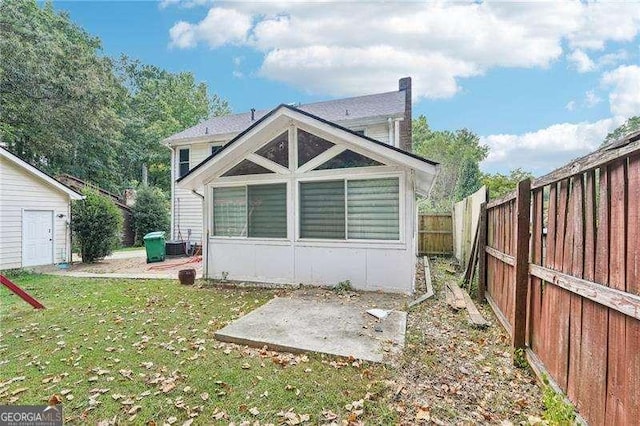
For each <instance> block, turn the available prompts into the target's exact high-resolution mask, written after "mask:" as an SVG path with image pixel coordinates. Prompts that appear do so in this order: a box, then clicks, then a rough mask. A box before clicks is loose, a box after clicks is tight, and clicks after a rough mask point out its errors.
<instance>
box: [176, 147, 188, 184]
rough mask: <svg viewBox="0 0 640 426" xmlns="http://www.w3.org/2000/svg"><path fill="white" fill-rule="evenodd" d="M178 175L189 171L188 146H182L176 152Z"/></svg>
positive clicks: (180, 175)
mask: <svg viewBox="0 0 640 426" xmlns="http://www.w3.org/2000/svg"><path fill="white" fill-rule="evenodd" d="M178 156H179V160H178V177H182V176H184V175H186V174H187V173H189V148H182V149H180V150H179V153H178Z"/></svg>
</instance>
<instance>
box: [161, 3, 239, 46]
mask: <svg viewBox="0 0 640 426" xmlns="http://www.w3.org/2000/svg"><path fill="white" fill-rule="evenodd" d="M250 29H251V17H250V16H248V15H246V14H244V13H241V12H238V11H237V10H235V9H226V8H221V7H214V8H211V9H210V10H209V13H208V14H207V16H206V17H205V18H204V19H203V20H202V21H200V22H199V23H197V24H190V23H187V22H184V21H180V22H178V23H176V24H175V25H174V26H173V27H172V28H171V29H170V30H169V36H170V37H171V43H170V45H171V46H173V47H179V48H188V47H193V46H195V45H196V43H197V42H199V41H204V42H206V43H207V44H208V45H209V46H210V47H211V48H216V47H220V46H222V45H225V44H242V43H244V42H246V39H247V35H248V31H249V30H250Z"/></svg>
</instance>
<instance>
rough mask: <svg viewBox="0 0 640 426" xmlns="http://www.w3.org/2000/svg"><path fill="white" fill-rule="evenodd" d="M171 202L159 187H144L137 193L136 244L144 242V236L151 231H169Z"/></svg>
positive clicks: (134, 223)
mask: <svg viewBox="0 0 640 426" xmlns="http://www.w3.org/2000/svg"><path fill="white" fill-rule="evenodd" d="M170 225H171V219H170V218H169V203H168V202H167V198H166V197H165V195H164V193H163V192H162V191H161V190H160V189H159V188H150V187H149V188H142V189H141V190H139V191H138V194H137V195H136V203H135V204H134V206H133V229H134V230H135V232H136V244H138V245H142V244H143V242H144V241H143V237H144V236H145V235H146V234H148V233H149V232H155V231H164V232H169V226H170Z"/></svg>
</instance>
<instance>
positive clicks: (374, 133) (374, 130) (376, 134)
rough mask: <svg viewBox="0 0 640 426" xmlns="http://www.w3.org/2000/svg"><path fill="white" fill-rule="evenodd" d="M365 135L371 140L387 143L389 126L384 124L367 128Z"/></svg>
mask: <svg viewBox="0 0 640 426" xmlns="http://www.w3.org/2000/svg"><path fill="white" fill-rule="evenodd" d="M365 134H366V135H367V136H368V137H370V138H372V139H375V140H378V141H380V142H384V143H389V125H388V123H386V122H385V123H379V124H371V125H369V126H367V127H366V130H365Z"/></svg>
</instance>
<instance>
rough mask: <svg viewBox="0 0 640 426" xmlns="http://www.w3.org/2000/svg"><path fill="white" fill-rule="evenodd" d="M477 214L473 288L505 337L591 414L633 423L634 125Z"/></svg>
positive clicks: (636, 305)
mask: <svg viewBox="0 0 640 426" xmlns="http://www.w3.org/2000/svg"><path fill="white" fill-rule="evenodd" d="M481 214H486V228H483V229H481V230H480V241H481V245H480V247H481V249H480V259H479V261H480V263H479V266H480V272H479V276H480V281H479V287H480V288H479V296H480V297H484V296H486V299H487V301H488V302H489V303H490V305H491V307H492V308H493V310H494V311H495V312H496V315H497V316H498V317H499V319H500V321H501V322H502V324H503V325H504V327H505V328H506V329H507V331H508V332H509V333H510V335H511V337H512V341H513V345H514V347H515V348H524V349H525V350H526V354H527V357H528V359H529V361H530V363H531V364H532V366H534V369H537V370H541V371H544V372H545V373H546V374H547V375H548V376H549V377H550V378H551V379H552V380H553V381H554V382H555V384H556V385H557V386H558V387H559V388H560V389H561V390H562V391H563V392H565V393H566V395H567V396H568V397H569V399H570V400H571V401H572V402H573V403H574V404H575V405H576V407H577V408H578V411H579V413H580V415H581V416H582V417H583V418H584V419H585V420H586V421H588V422H589V423H590V424H593V425H603V424H621V425H623V424H624V425H626V424H637V422H638V419H639V418H640V296H639V295H640V132H638V133H635V134H633V135H631V136H629V137H627V138H626V139H624V140H621V141H619V142H617V143H616V144H614V145H613V146H611V147H609V148H606V149H603V150H600V151H596V152H595V153H593V154H591V155H588V156H586V157H583V158H582V159H580V160H577V161H576V162H573V163H571V164H569V165H567V166H565V167H563V168H560V169H558V170H556V171H554V172H552V173H550V174H549V175H547V176H544V177H542V178H540V179H537V180H535V181H533V182H530V181H528V180H527V181H523V182H521V183H520V184H519V186H518V189H517V191H516V193H514V194H511V195H510V196H507V197H506V198H504V199H501V200H497V201H493V202H490V203H488V204H487V205H486V206H483V208H482V213H481ZM482 241H486V244H483V243H482ZM483 247H484V249H482V248H483ZM485 290H486V294H485Z"/></svg>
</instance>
